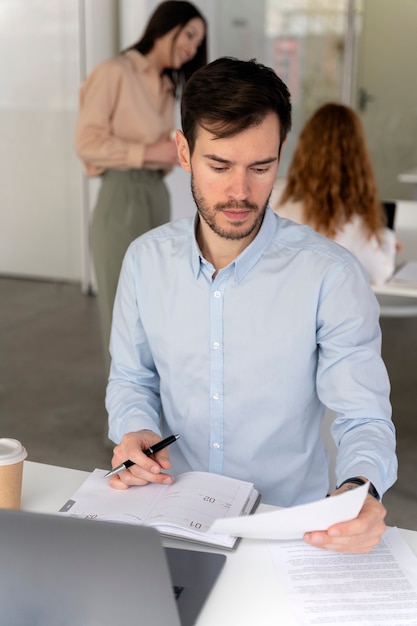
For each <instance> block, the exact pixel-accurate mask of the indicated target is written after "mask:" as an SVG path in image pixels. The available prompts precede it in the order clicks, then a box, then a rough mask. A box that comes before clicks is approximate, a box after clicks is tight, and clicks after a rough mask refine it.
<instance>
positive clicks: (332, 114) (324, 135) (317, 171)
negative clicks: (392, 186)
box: [279, 103, 385, 240]
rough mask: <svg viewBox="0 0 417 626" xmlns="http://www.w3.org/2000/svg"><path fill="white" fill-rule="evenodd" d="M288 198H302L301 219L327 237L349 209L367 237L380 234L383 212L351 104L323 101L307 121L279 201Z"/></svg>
mask: <svg viewBox="0 0 417 626" xmlns="http://www.w3.org/2000/svg"><path fill="white" fill-rule="evenodd" d="M288 200H292V201H301V202H302V204H303V210H304V219H305V222H306V223H307V224H309V225H310V226H312V227H313V228H314V229H315V230H317V231H318V232H320V233H322V234H323V235H325V236H326V237H329V238H330V239H333V238H334V237H335V235H336V232H337V231H338V230H339V229H340V228H342V227H343V225H344V224H345V223H346V222H349V221H350V220H351V219H352V217H353V216H354V215H360V216H361V218H362V219H363V222H364V224H365V226H366V228H367V230H368V231H369V237H371V236H372V235H375V236H376V237H377V238H378V240H379V239H380V229H381V228H382V227H383V226H384V225H385V214H384V211H383V208H382V205H381V201H380V199H379V196H378V191H377V187H376V181H375V175H374V171H373V168H372V165H371V160H370V157H369V153H368V150H367V147H366V142H365V135H364V132H363V128H362V124H361V121H360V119H359V117H358V115H357V114H356V113H355V111H353V109H351V108H349V107H347V106H345V105H343V104H336V103H328V104H325V105H323V106H322V107H320V108H319V109H317V111H316V112H315V113H314V114H313V116H312V117H311V118H310V119H309V120H308V121H307V123H306V125H305V127H304V129H303V130H302V132H301V134H300V136H299V139H298V142H297V146H296V149H295V152H294V156H293V159H292V163H291V165H290V167H289V171H288V177H287V184H286V187H285V190H284V192H283V195H282V197H281V199H280V203H279V204H284V202H286V201H288Z"/></svg>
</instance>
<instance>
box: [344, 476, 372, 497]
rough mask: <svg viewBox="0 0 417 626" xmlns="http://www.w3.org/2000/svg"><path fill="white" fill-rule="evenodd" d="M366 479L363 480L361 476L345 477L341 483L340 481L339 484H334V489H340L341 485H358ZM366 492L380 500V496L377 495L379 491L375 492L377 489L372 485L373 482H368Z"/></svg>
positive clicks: (362, 483)
mask: <svg viewBox="0 0 417 626" xmlns="http://www.w3.org/2000/svg"><path fill="white" fill-rule="evenodd" d="M366 482H367V481H366V480H364V479H363V478H359V477H358V476H354V477H352V478H347V479H346V480H344V481H343V482H342V483H340V485H337V486H336V489H340V488H341V487H343V485H357V486H358V487H360V486H362V485H364V484H365V483H366ZM368 493H369V494H370V495H371V496H373V497H374V498H375V499H376V500H380V499H381V496H380V495H379V493H378V492H377V490H376V489H375V487H374V486H373V484H372V483H371V482H370V483H369V489H368Z"/></svg>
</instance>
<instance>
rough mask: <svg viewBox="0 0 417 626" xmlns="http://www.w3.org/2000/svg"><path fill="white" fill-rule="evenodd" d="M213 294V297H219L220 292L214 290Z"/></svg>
mask: <svg viewBox="0 0 417 626" xmlns="http://www.w3.org/2000/svg"><path fill="white" fill-rule="evenodd" d="M213 295H214V297H215V298H220V297H221V295H222V294H221V293H220V291H215V292H214V293H213Z"/></svg>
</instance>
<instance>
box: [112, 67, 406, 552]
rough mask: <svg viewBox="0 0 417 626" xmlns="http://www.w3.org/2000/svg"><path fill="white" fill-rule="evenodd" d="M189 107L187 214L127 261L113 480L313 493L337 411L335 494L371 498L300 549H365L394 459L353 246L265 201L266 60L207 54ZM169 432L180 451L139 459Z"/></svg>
mask: <svg viewBox="0 0 417 626" xmlns="http://www.w3.org/2000/svg"><path fill="white" fill-rule="evenodd" d="M181 117H182V129H183V130H182V132H181V131H177V138H176V141H177V148H178V156H179V161H180V164H181V165H182V167H183V169H184V170H185V171H187V172H189V173H190V174H191V187H192V192H193V196H194V199H195V202H196V205H197V214H196V217H195V219H194V220H193V219H185V220H179V221H177V222H173V223H171V224H167V225H165V226H162V227H161V228H158V229H155V230H153V231H151V232H150V233H148V234H146V235H144V236H142V237H141V238H139V239H137V240H136V241H135V242H133V243H132V245H131V246H130V248H129V250H128V252H127V254H126V257H125V260H124V264H123V269H122V272H121V276H120V281H119V287H118V292H117V296H116V302H115V308H114V316H113V329H112V338H111V354H112V367H111V372H110V378H109V384H108V390H107V409H108V411H109V424H110V437H111V438H112V439H113V440H114V441H116V442H118V445H116V447H115V449H114V456H113V466H117V465H119V464H121V463H123V462H124V461H125V460H126V459H130V460H131V461H133V462H134V465H133V466H132V467H131V468H130V469H129V470H126V471H122V472H121V473H120V474H118V475H116V476H113V477H112V478H111V479H110V483H111V485H112V486H113V487H115V488H120V489H125V488H127V487H128V486H129V485H141V484H145V483H147V482H156V483H170V482H172V480H173V478H172V477H171V476H170V475H169V474H167V472H166V470H169V469H172V471H173V473H174V475H175V473H179V472H182V471H187V470H204V471H210V472H217V473H224V474H227V475H230V476H234V477H237V478H240V479H242V480H248V481H250V482H253V483H254V484H255V485H256V487H257V488H258V489H259V490H260V492H261V494H262V498H263V501H264V502H267V503H271V504H276V505H280V506H290V505H294V504H300V503H303V502H307V501H312V500H315V499H318V498H322V497H324V496H325V495H326V493H327V489H328V469H327V459H326V453H325V450H324V445H323V442H322V437H321V421H322V418H323V414H324V407H325V406H327V407H329V408H330V409H332V410H334V411H335V412H336V413H337V419H336V420H335V423H334V426H333V435H334V438H335V440H336V442H337V444H338V446H339V453H338V461H337V468H336V474H337V480H338V485H339V487H340V489H338V490H337V491H336V493H340V492H342V491H344V490H346V489H350V488H355V487H356V486H357V484H358V483H360V482H361V480H369V481H370V483H371V484H372V489H373V494H374V495H368V496H367V498H366V501H365V504H364V506H363V509H362V511H361V512H360V514H359V516H358V518H357V519H355V520H352V521H350V522H347V523H344V524H337V525H335V526H333V527H331V528H330V529H328V530H327V531H317V532H313V533H308V534H306V535H305V541H307V542H308V543H310V544H312V545H317V546H320V547H323V548H328V549H332V550H338V551H351V552H365V551H367V550H369V549H371V547H373V546H374V545H375V544H376V543H378V541H379V538H380V536H381V534H382V533H383V532H384V530H385V525H384V521H383V520H384V517H385V513H386V511H385V509H384V507H383V505H382V504H381V503H380V502H379V501H378V499H377V497H378V494H379V496H381V495H382V494H383V493H384V491H385V490H386V489H387V488H389V487H390V486H391V485H392V483H393V482H394V481H395V479H396V468H397V465H396V457H395V434H394V427H393V424H392V421H391V417H390V416H391V410H390V404H389V381H388V377H387V373H386V370H385V367H384V365H383V362H382V360H381V357H380V329H379V325H378V317H379V310H378V305H377V303H376V300H375V298H374V296H373V294H372V291H371V290H370V286H369V279H368V277H367V275H366V273H365V271H364V270H363V268H362V267H361V266H360V265H359V263H358V262H357V261H356V260H355V259H354V258H353V256H352V255H351V254H350V253H349V252H348V251H347V250H344V249H343V248H341V247H339V246H337V245H336V244H334V243H333V242H330V241H329V240H327V239H325V238H324V237H322V236H320V235H318V234H316V233H315V232H313V230H311V229H310V228H308V227H304V226H299V225H295V224H294V223H292V222H290V221H288V220H283V219H280V218H279V217H278V216H277V215H275V214H274V213H273V212H272V211H271V209H270V208H269V207H268V206H267V205H268V199H269V196H270V194H271V190H272V187H273V184H274V181H275V178H276V175H277V170H278V163H279V157H280V152H281V147H282V145H283V143H284V141H285V138H286V135H287V133H288V131H289V129H290V126H291V105H290V99H289V93H288V90H287V88H286V86H285V85H284V84H283V83H282V81H281V80H280V79H279V78H278V77H277V76H276V74H275V73H274V72H273V71H272V70H271V69H269V68H267V67H265V66H262V65H260V64H257V63H256V62H254V61H240V60H237V59H230V58H221V59H218V60H216V61H214V62H213V63H211V64H209V65H208V66H206V67H204V68H202V69H201V70H199V71H198V72H196V74H194V75H193V77H192V78H191V79H190V81H189V82H188V83H187V86H186V88H185V91H184V94H183V99H182V107H181ZM319 147H320V146H318V149H319ZM172 433H179V434H180V435H181V437H180V439H179V440H178V442H177V443H175V444H174V445H173V446H171V447H170V448H165V449H164V450H163V451H161V452H159V453H157V454H156V455H154V456H153V457H148V456H146V455H145V454H143V452H142V451H143V450H145V449H146V448H148V447H149V446H151V445H152V444H154V443H156V442H157V441H159V440H160V438H161V436H166V435H168V434H172ZM171 462H172V464H171ZM347 479H351V480H349V482H347V483H345V481H346V480H347ZM352 481H353V482H352ZM341 483H345V484H343V486H341ZM377 492H378V493H377ZM374 496H376V497H374Z"/></svg>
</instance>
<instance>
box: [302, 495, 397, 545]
mask: <svg viewBox="0 0 417 626" xmlns="http://www.w3.org/2000/svg"><path fill="white" fill-rule="evenodd" d="M342 491H344V490H343V488H342V489H340V490H337V491H334V492H333V493H332V496H335V495H338V494H339V493H342ZM386 514H387V511H386V509H385V507H384V506H383V505H382V504H381V502H378V500H377V499H376V498H374V497H373V496H371V495H369V494H368V495H367V496H366V499H365V502H364V504H363V507H362V509H361V511H360V513H359V515H358V517H357V518H356V519H353V520H350V521H349V522H342V523H340V524H334V525H333V526H330V528H328V529H327V531H314V532H311V533H305V535H304V541H305V542H306V543H308V544H310V545H311V546H316V547H317V548H324V549H325V550H335V551H336V552H354V553H356V554H361V553H365V552H369V551H370V550H371V549H372V548H373V547H374V546H376V545H377V544H378V543H379V541H380V539H381V536H382V535H383V533H384V532H385V530H386V526H385V522H384V518H385V515H386Z"/></svg>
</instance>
